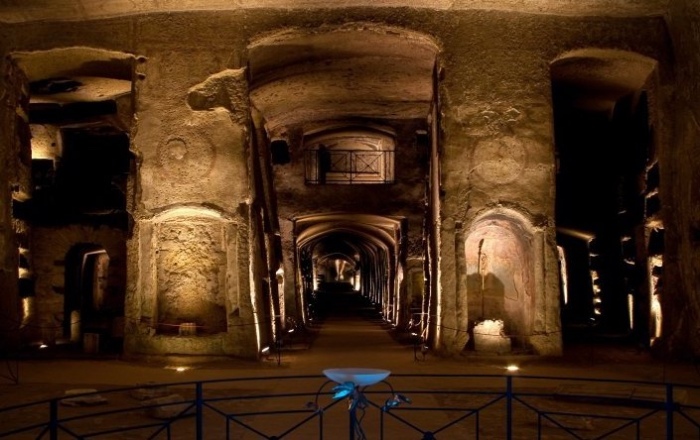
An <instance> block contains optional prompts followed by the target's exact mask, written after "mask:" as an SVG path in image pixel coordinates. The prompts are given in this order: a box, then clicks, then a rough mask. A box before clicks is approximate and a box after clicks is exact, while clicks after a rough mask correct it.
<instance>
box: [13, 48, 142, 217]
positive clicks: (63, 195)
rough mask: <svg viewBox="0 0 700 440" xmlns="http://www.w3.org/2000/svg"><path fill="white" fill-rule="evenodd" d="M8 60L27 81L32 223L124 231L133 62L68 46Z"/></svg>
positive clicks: (129, 57)
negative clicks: (98, 226)
mask: <svg viewBox="0 0 700 440" xmlns="http://www.w3.org/2000/svg"><path fill="white" fill-rule="evenodd" d="M11 60H12V62H13V63H15V64H16V65H17V66H18V67H19V69H21V70H22V72H23V73H24V75H25V76H26V78H27V81H28V89H29V90H28V91H29V102H28V106H27V108H26V111H27V114H28V122H29V129H30V131H31V134H32V137H31V141H30V149H31V157H32V170H33V171H34V172H35V174H36V176H35V180H34V186H35V187H34V189H33V195H34V199H33V201H32V206H33V209H32V220H33V221H35V222H38V223H48V224H65V223H71V222H90V223H94V224H103V223H107V224H113V225H117V226H119V227H121V228H126V227H127V226H128V220H127V218H128V214H127V212H126V196H125V194H126V180H127V177H126V176H127V175H128V173H129V172H130V170H131V158H132V155H131V152H130V142H129V132H130V124H131V122H132V118H133V95H132V89H133V78H132V76H133V70H134V69H133V64H134V62H135V57H134V56H133V55H131V54H128V53H124V52H115V51H108V50H104V49H96V48H90V47H82V46H76V47H67V48H58V49H51V50H44V51H33V52H14V53H12V54H11ZM54 177H55V178H54ZM56 207H61V209H57V208H56Z"/></svg>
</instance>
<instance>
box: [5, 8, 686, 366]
mask: <svg viewBox="0 0 700 440" xmlns="http://www.w3.org/2000/svg"><path fill="white" fill-rule="evenodd" d="M32 3H33V4H32ZM72 3H75V4H76V5H78V6H75V7H69V4H72ZM224 3H226V2H207V1H204V0H190V1H183V2H182V5H181V6H180V7H178V9H177V10H175V9H169V8H168V7H166V6H162V5H160V4H159V3H158V2H114V3H110V4H109V5H103V4H101V3H100V2H98V1H97V0H80V1H78V2H68V1H67V0H66V1H63V0H57V1H55V2H51V3H50V4H49V3H48V2H30V3H28V4H25V3H23V2H5V3H4V4H3V5H1V6H0V34H1V36H2V38H0V48H1V49H2V53H3V54H4V56H3V58H2V61H0V70H1V71H2V90H1V99H2V103H3V105H2V107H1V108H0V152H1V153H2V157H3V166H2V169H1V170H0V182H1V183H2V184H3V186H2V187H3V191H2V194H1V195H0V252H1V258H0V264H1V266H0V276H1V277H2V278H0V285H1V286H2V288H1V289H0V309H2V316H1V317H0V346H1V347H2V348H3V352H5V353H10V352H12V353H15V352H18V351H22V350H33V349H36V348H37V347H39V346H45V345H46V346H53V347H66V349H67V350H70V349H77V350H80V349H83V350H93V351H97V352H111V353H120V354H123V355H124V356H125V357H126V358H133V359H139V358H154V357H167V356H171V355H187V356H196V357H202V358H206V357H221V356H226V357H233V358H245V359H259V358H260V356H261V353H262V352H263V351H265V349H266V348H267V347H273V346H275V344H279V343H280V341H282V340H283V339H284V338H285V335H287V334H288V333H289V332H290V331H292V330H295V329H303V328H305V327H308V326H310V325H311V324H312V323H313V322H314V320H315V319H319V316H320V314H321V313H322V311H323V310H326V309H328V308H329V303H330V304H331V305H332V304H333V302H334V301H336V300H337V298H339V297H340V296H338V295H347V294H351V293H352V294H356V295H359V296H361V297H364V301H366V304H367V305H368V307H370V308H371V309H372V310H373V313H376V315H377V316H379V317H380V318H381V320H383V322H384V323H386V324H387V325H388V326H390V327H393V328H397V329H404V330H405V331H407V332H409V333H415V334H416V335H417V337H418V338H419V339H420V344H421V347H427V348H426V349H428V350H430V351H431V353H434V354H435V355H437V356H440V355H448V356H452V355H456V354H463V353H469V354H472V355H479V354H493V353H498V354H504V353H509V354H527V355H542V356H558V355H561V354H562V353H563V351H564V349H565V348H566V347H567V344H575V343H577V342H580V341H586V342H587V343H594V344H595V343H601V344H605V343H607V342H610V341H614V342H615V343H619V344H627V345H629V346H634V347H639V348H640V349H643V350H650V351H651V352H653V353H654V354H656V355H658V356H662V357H665V356H669V357H696V356H698V355H699V354H700V345H699V344H698V340H697V338H696V337H695V335H696V334H697V333H698V331H700V327H699V325H700V320H698V319H697V317H698V314H700V300H699V298H700V297H698V293H697V291H696V290H697V289H696V288H697V285H698V282H699V281H700V280H699V279H698V273H700V272H699V271H698V268H699V267H700V251H699V249H698V243H699V242H700V240H699V239H698V237H700V233H699V232H698V230H700V228H699V227H698V224H700V223H698V222H699V221H700V217H699V216H698V210H697V206H698V196H697V195H698V183H699V182H700V178H699V176H700V172H699V171H698V170H700V168H699V167H697V166H696V164H697V162H698V157H699V156H698V155H697V154H696V151H695V150H696V149H697V145H698V139H699V138H700V136H699V134H700V128H698V122H697V121H698V120H700V116H697V115H698V114H700V107H698V104H697V103H698V99H697V97H698V93H700V86H699V85H698V84H699V80H698V78H700V57H699V56H698V53H700V37H698V34H697V32H693V30H697V29H696V28H697V23H698V20H700V11H699V10H698V6H697V3H696V2H695V1H694V0H649V1H648V2H635V1H631V0H600V1H596V2H576V3H575V4H574V3H572V2H561V1H560V0H538V1H532V2H517V1H509V0H502V1H482V0H473V1H466V0H465V1H456V2H455V1H449V2H448V1H425V0H416V1H412V2H400V1H398V0H379V1H375V2H365V1H359V0H358V1H355V0H346V1H342V2H339V4H338V5H327V4H326V3H327V2H320V1H316V0H309V1H306V2H298V3H297V2H290V1H283V0H279V1H277V0H267V1H264V2H252V1H240V2H234V3H231V4H228V3H227V4H225V5H224ZM302 3H303V4H302ZM404 3H406V4H404ZM408 3H410V5H409V4H408ZM526 3H527V4H526ZM564 3H566V5H563V4H564ZM30 4H31V5H30ZM336 306H337V304H336ZM335 308H336V309H337V308H338V307H335Z"/></svg>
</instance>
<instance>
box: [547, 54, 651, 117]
mask: <svg viewBox="0 0 700 440" xmlns="http://www.w3.org/2000/svg"><path fill="white" fill-rule="evenodd" d="M656 64H657V63H656V61H655V60H653V59H651V58H647V57H645V56H642V55H639V54H636V53H632V52H625V51H620V50H610V49H607V50H606V49H582V50H577V51H573V52H570V53H567V54H565V55H563V56H561V57H559V58H558V59H556V60H555V61H554V62H553V63H552V64H551V76H552V85H553V87H554V88H555V89H556V97H557V98H559V99H565V100H567V101H569V103H570V104H571V105H572V106H574V107H577V108H580V109H582V110H591V111H604V110H611V109H612V108H613V107H614V105H615V103H616V102H617V101H618V100H620V99H621V98H622V97H624V96H626V95H629V94H631V93H634V92H636V91H638V90H641V89H642V88H643V87H644V85H645V83H646V82H647V80H648V78H649V76H650V75H651V73H652V71H653V70H654V68H655V67H656Z"/></svg>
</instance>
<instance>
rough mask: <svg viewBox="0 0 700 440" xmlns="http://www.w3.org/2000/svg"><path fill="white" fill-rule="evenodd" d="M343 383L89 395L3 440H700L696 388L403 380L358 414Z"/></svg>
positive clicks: (391, 381)
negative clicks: (338, 391) (337, 394)
mask: <svg viewBox="0 0 700 440" xmlns="http://www.w3.org/2000/svg"><path fill="white" fill-rule="evenodd" d="M333 385H334V384H333V383H331V382H330V381H328V380H326V378H325V377H324V376H322V375H298V376H271V377H240V378H227V379H217V380H207V381H195V382H177V383H165V384H160V383H147V384H139V385H137V386H135V387H129V388H114V389H104V390H96V391H91V389H86V390H84V391H86V392H82V393H81V392H77V393H73V394H70V395H61V396H59V397H55V398H51V399H46V400H42V401H36V402H28V403H19V404H14V405H10V406H5V407H2V408H0V438H11V439H25V438H26V439H51V440H58V439H93V438H99V439H196V440H202V439H269V440H277V439H324V438H327V439H342V438H350V439H351V440H353V439H355V440H358V439H365V438H372V439H401V440H409V439H416V440H434V439H467V438H468V439H480V438H481V439H499V438H503V439H508V440H510V439H691V438H695V439H700V422H699V421H700V405H699V402H700V386H697V385H690V384H672V383H661V382H640V381H632V380H615V379H591V378H569V377H547V376H527V375H520V374H506V375H475V374H393V375H391V376H390V377H389V378H388V379H387V380H386V381H383V382H380V383H377V384H375V385H372V386H368V387H365V388H363V389H362V390H361V392H362V395H363V396H364V397H363V399H362V402H359V403H361V404H360V405H358V402H355V405H354V406H353V405H352V403H351V402H348V398H347V397H343V398H334V392H333ZM78 391H79V390H78ZM6 400H7V398H6ZM399 401H400V404H399ZM342 403H348V404H349V405H344V404H342ZM349 407H354V408H355V410H354V411H350V410H349V409H348V408H349ZM366 433H369V434H368V435H367V436H366V437H365V435H366Z"/></svg>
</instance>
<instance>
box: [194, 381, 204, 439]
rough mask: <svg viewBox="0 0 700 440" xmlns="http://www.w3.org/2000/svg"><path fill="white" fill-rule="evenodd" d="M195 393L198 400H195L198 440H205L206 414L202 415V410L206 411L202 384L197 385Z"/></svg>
mask: <svg viewBox="0 0 700 440" xmlns="http://www.w3.org/2000/svg"><path fill="white" fill-rule="evenodd" d="M195 386H196V389H195V393H196V400H195V407H196V411H197V412H196V415H195V417H196V419H195V423H196V425H197V427H196V429H197V440H203V439H204V414H202V410H203V409H204V397H203V395H202V382H197V384H196V385H195Z"/></svg>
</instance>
